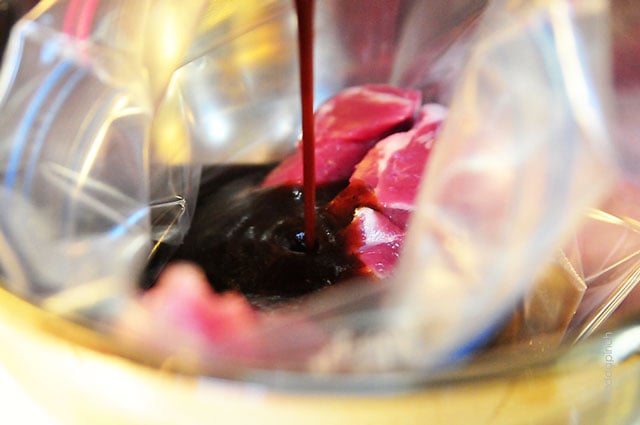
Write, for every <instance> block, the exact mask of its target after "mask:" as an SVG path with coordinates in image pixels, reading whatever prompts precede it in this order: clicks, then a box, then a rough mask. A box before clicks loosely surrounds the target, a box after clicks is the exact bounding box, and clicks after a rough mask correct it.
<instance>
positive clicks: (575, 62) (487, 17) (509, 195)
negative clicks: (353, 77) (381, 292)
mask: <svg viewBox="0 0 640 425" xmlns="http://www.w3.org/2000/svg"><path fill="white" fill-rule="evenodd" d="M477 36H478V38H477V40H476V41H475V43H474V44H473V47H472V49H471V54H470V56H469V58H468V60H467V61H466V63H465V68H464V71H463V74H462V76H461V79H460V81H459V84H458V86H457V91H456V92H455V94H454V96H453V100H452V103H451V111H450V115H449V117H448V119H447V121H446V123H445V127H444V129H443V131H442V133H441V135H440V136H439V142H438V144H437V145H436V147H435V149H434V153H433V157H432V158H431V159H430V163H429V166H428V168H427V171H426V175H425V177H424V182H423V187H422V192H421V197H420V199H419V209H418V210H417V211H416V212H415V213H414V215H413V218H412V220H413V221H412V223H411V227H410V228H409V230H408V232H407V240H406V241H405V245H404V250H403V256H402V258H401V264H400V266H399V270H398V273H397V276H396V278H395V279H394V282H393V283H392V285H393V286H395V287H396V288H397V289H396V290H394V291H393V293H392V294H391V295H390V297H389V298H390V305H391V310H392V311H391V312H390V316H391V319H390V320H389V322H390V324H387V325H383V326H388V329H386V332H382V335H383V336H384V335H386V336H384V337H380V335H376V336H375V340H376V341H377V342H378V344H373V345H372V344H368V345H367V343H366V339H367V338H364V341H365V345H364V346H365V347H367V346H369V347H368V348H367V349H366V350H364V352H363V353H359V355H358V356H357V357H358V360H357V361H354V360H353V359H350V360H349V361H348V363H353V364H357V365H358V366H359V367H363V368H366V367H367V366H366V365H367V361H368V360H367V359H371V358H373V359H375V356H368V355H367V352H369V351H370V350H378V349H381V347H384V348H382V349H383V351H386V354H387V356H388V358H387V361H390V362H392V363H400V364H403V363H406V364H408V365H411V366H414V367H415V366H419V367H426V368H431V367H435V366H439V365H441V364H442V362H443V360H445V359H448V360H451V359H455V358H459V357H464V356H465V355H466V354H468V353H469V352H471V351H473V350H474V349H475V348H476V347H477V346H478V345H482V344H483V343H485V342H486V340H487V338H488V337H489V336H490V335H491V334H492V333H493V331H494V330H495V329H496V327H498V326H500V325H501V323H503V322H504V321H505V320H506V319H507V316H508V314H509V312H510V311H511V308H512V306H513V305H514V303H516V302H517V301H518V300H519V299H520V298H521V297H522V296H523V295H524V294H525V293H526V291H527V288H529V287H530V285H531V284H532V281H533V277H534V276H535V275H536V274H537V273H538V272H539V271H540V269H541V267H542V265H543V264H546V263H547V262H548V261H549V259H550V255H551V253H552V252H553V250H554V249H555V248H557V247H558V246H559V245H558V243H559V242H560V241H561V240H562V239H563V238H565V237H566V236H567V234H568V233H567V232H569V230H570V229H571V228H572V227H573V226H576V225H577V223H578V222H579V221H580V220H581V219H582V213H583V211H584V208H585V207H587V206H590V205H593V204H594V203H596V202H598V201H599V199H600V198H601V197H602V196H603V195H604V194H605V193H606V191H607V190H608V189H609V187H610V185H611V184H612V183H613V179H614V175H615V172H612V170H614V169H615V164H614V162H613V161H612V150H611V144H610V139H609V133H608V128H607V126H608V122H607V118H608V115H607V114H608V113H609V112H608V109H607V108H608V103H607V102H608V101H609V99H608V96H609V95H610V86H609V84H610V80H609V77H610V73H609V67H608V63H609V62H608V57H607V52H608V49H609V44H608V26H607V8H606V4H605V3H604V2H580V3H579V4H575V3H570V2H537V3H535V4H532V3H530V2H499V1H498V2H493V3H491V4H490V6H489V8H488V9H487V11H486V12H485V14H484V15H483V18H482V22H481V23H480V27H479V29H478V33H477ZM587 46H588V48H587ZM533 93H535V95H534V94H533ZM594 176H597V177H596V178H595V179H594ZM356 340H357V338H356ZM358 344H359V343H356V346H357V345H358ZM376 345H377V347H376ZM373 347H375V348H373ZM399 347H401V348H399ZM394 351H396V353H395V355H394ZM354 352H355V353H357V352H358V350H343V351H342V353H343V354H347V357H350V356H351V355H352V353H354ZM330 353H331V352H330ZM329 355H331V354H329ZM336 360H338V362H340V360H339V358H338V359H336ZM371 363H372V364H371V365H369V366H370V367H376V366H377V365H376V363H375V361H373V362H371Z"/></svg>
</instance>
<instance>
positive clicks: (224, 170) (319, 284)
mask: <svg viewBox="0 0 640 425" xmlns="http://www.w3.org/2000/svg"><path fill="white" fill-rule="evenodd" d="M272 167H273V166H262V165H234V166H209V167H206V168H205V169H204V170H203V173H202V179H201V185H200V189H199V195H198V199H197V203H196V209H195V213H194V216H193V220H192V224H191V227H190V229H189V232H188V233H187V235H186V237H185V239H184V242H183V244H182V245H181V246H180V247H178V248H177V251H175V252H174V253H173V254H172V255H171V256H170V257H169V259H168V261H176V260H188V261H192V262H194V263H196V264H198V265H200V266H201V267H202V268H203V269H204V271H205V273H206V274H207V278H208V280H209V282H210V283H211V285H212V287H213V289H214V290H216V291H218V292H224V291H228V290H236V291H239V292H242V293H243V294H245V295H246V296H247V298H248V299H249V300H250V301H251V300H258V301H256V302H257V303H258V304H259V303H260V301H259V300H260V299H273V298H277V299H289V298H292V297H298V296H301V295H305V294H308V293H311V292H314V291H317V290H319V289H321V288H324V287H327V286H330V285H333V284H334V283H336V282H339V281H342V280H346V279H349V278H351V277H354V276H355V275H356V274H357V271H358V270H359V269H360V268H361V263H360V262H359V260H358V259H357V258H356V257H355V256H353V255H348V254H347V253H346V252H345V241H344V239H343V238H342V235H341V231H340V229H341V228H342V227H343V226H344V221H345V220H344V217H334V216H332V215H331V214H329V213H327V211H326V205H327V203H328V202H329V201H330V200H331V199H333V198H334V197H335V196H336V194H338V192H340V191H341V190H342V189H343V188H344V187H345V186H346V185H347V182H346V181H345V182H340V183H336V184H330V185H321V186H319V187H318V189H317V194H316V196H317V203H316V210H317V223H316V232H317V235H316V238H317V241H316V247H315V249H314V250H312V251H309V250H307V249H306V247H305V245H304V205H303V194H302V188H301V187H300V186H294V185H291V186H278V187H269V188H260V187H259V186H260V183H261V182H262V180H263V178H264V176H265V175H266V174H267V173H268V172H269V171H270V170H271V169H272ZM164 254H165V255H164V257H165V259H166V257H167V255H166V253H164ZM165 262H166V261H165ZM154 267H155V268H156V269H158V264H157V261H156V264H155V265H154V262H153V261H152V262H151V263H150V266H149V268H154ZM143 286H144V284H143ZM146 286H149V284H147V285H146Z"/></svg>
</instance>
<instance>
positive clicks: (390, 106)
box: [263, 85, 421, 186]
mask: <svg viewBox="0 0 640 425" xmlns="http://www.w3.org/2000/svg"><path fill="white" fill-rule="evenodd" d="M420 102H421V95H420V92H418V91H415V90H405V89H399V88H396V87H391V86H386V85H365V86H358V87H353V88H349V89H346V90H344V91H342V92H341V93H340V94H338V95H337V96H335V97H333V98H332V99H330V100H329V101H327V102H326V103H325V104H323V105H322V106H321V107H320V108H319V109H318V110H317V111H316V114H315V120H316V121H315V139H316V140H315V141H316V159H315V160H316V181H317V184H323V183H329V182H334V181H339V180H344V179H346V178H348V177H349V176H350V175H351V173H352V172H353V167H354V166H355V165H356V164H357V163H358V162H359V161H360V160H361V159H362V157H363V156H364V155H365V154H366V153H367V151H368V150H369V149H370V148H371V146H373V145H374V144H375V143H376V142H377V141H378V140H380V139H381V138H383V137H385V136H387V135H389V134H391V133H393V132H395V131H401V130H405V129H407V128H409V127H410V126H411V125H412V123H413V120H414V117H415V115H416V111H417V109H418V107H419V106H420ZM284 184H302V146H301V144H300V143H299V144H298V147H297V149H296V150H295V151H294V152H293V153H292V154H291V155H290V156H289V157H287V158H286V159H285V160H284V161H283V162H282V163H281V164H280V165H279V166H278V167H276V168H275V169H274V170H273V171H272V172H271V173H270V174H269V175H268V176H267V177H266V179H265V181H264V183H263V186H275V185H284Z"/></svg>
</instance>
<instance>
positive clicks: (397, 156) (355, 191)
mask: <svg viewBox="0 0 640 425" xmlns="http://www.w3.org/2000/svg"><path fill="white" fill-rule="evenodd" d="M445 116H446V109H445V108H444V107H443V106H441V105H437V104H429V105H425V106H423V107H422V108H421V109H420V115H419V117H418V120H417V122H416V124H415V125H414V127H413V128H412V129H411V130H409V131H406V132H402V133H395V134H392V135H391V136H388V137H387V138H385V139H383V140H381V141H380V142H379V143H378V144H376V145H375V146H374V147H373V148H371V150H370V151H369V152H368V153H367V154H366V155H365V157H364V158H363V159H362V161H360V162H359V163H358V164H357V165H356V167H355V171H354V173H353V175H352V176H351V178H350V179H349V186H348V187H347V188H346V189H345V190H344V191H343V192H341V193H340V194H339V195H338V196H337V197H336V199H334V200H333V201H332V203H331V206H330V209H331V210H332V211H334V214H336V215H337V214H344V212H345V211H346V210H348V209H352V210H353V209H355V208H356V207H360V206H368V207H371V208H374V209H377V210H379V211H380V212H382V213H383V214H384V215H386V216H387V217H388V218H389V219H391V221H393V222H394V223H395V224H396V225H398V226H399V227H400V228H402V229H405V228H406V226H407V222H408V219H409V216H410V214H411V212H412V211H413V210H414V209H415V200H416V196H417V193H418V189H419V187H420V180H421V179H422V174H423V173H424V169H425V166H426V164H427V160H428V158H429V154H430V152H431V147H432V145H433V142H434V141H435V138H436V135H437V132H438V129H439V128H440V125H441V124H442V122H443V120H444V118H445ZM366 192H368V196H367V194H366ZM338 209H339V210H338ZM338 211H339V212H338Z"/></svg>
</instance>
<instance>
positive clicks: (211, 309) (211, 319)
mask: <svg viewBox="0 0 640 425" xmlns="http://www.w3.org/2000/svg"><path fill="white" fill-rule="evenodd" d="M141 301H142V304H143V305H144V306H146V307H147V308H148V309H149V310H150V311H151V312H152V314H153V317H156V318H158V320H159V321H166V322H167V323H171V324H173V325H176V326H178V327H179V329H182V330H184V331H186V332H188V333H191V334H193V335H198V336H200V337H201V338H203V342H204V343H205V344H211V345H216V344H220V343H222V342H227V343H228V342H229V341H234V340H238V339H239V338H241V337H242V336H246V334H247V332H249V331H252V330H254V329H255V328H256V326H257V324H258V316H257V314H256V312H255V311H254V310H253V308H252V307H251V305H249V303H248V302H247V300H246V299H245V297H244V296H243V295H242V294H240V293H237V292H226V293H224V294H217V293H215V292H213V290H212V289H211V287H210V285H209V283H208V282H207V277H206V276H205V274H204V272H202V270H200V268H199V267H197V266H195V265H192V264H189V263H175V264H172V265H170V266H168V267H167V268H166V270H164V271H163V272H162V274H161V275H160V278H159V279H158V282H157V284H156V285H155V286H154V287H153V288H152V289H151V290H149V291H148V292H146V293H145V294H144V295H143V297H142V300H141ZM244 349H245V350H248V351H252V350H255V347H244ZM245 350H243V351H245Z"/></svg>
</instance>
